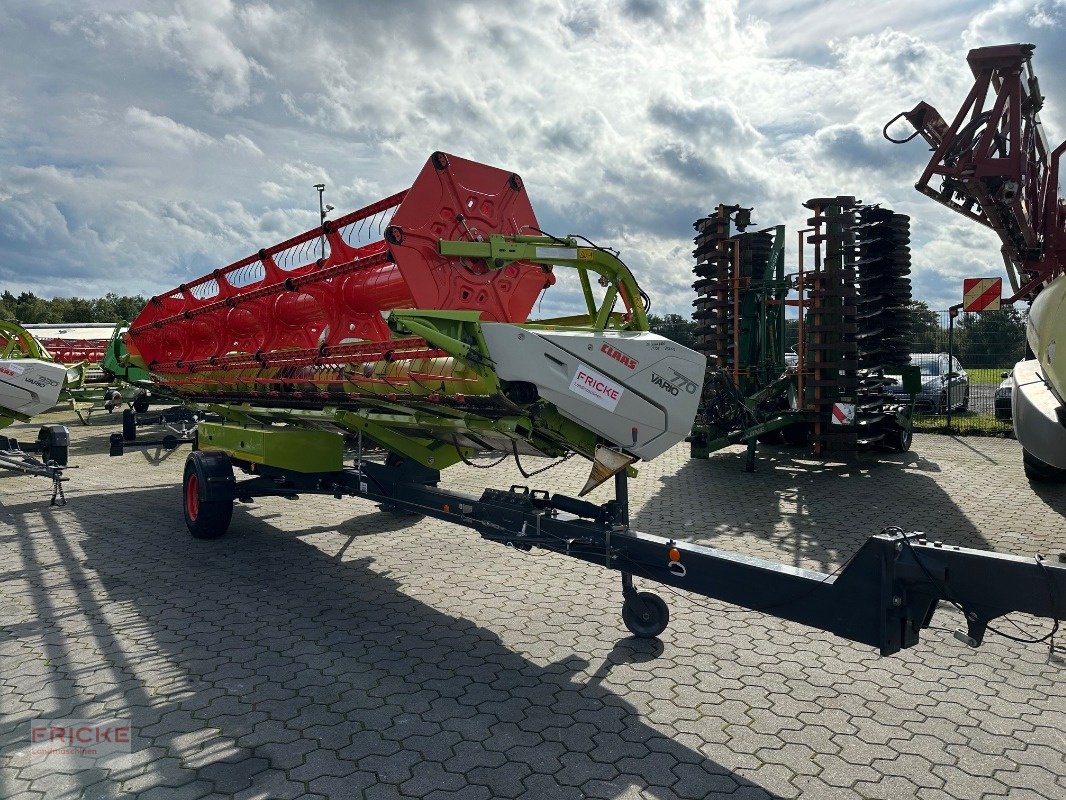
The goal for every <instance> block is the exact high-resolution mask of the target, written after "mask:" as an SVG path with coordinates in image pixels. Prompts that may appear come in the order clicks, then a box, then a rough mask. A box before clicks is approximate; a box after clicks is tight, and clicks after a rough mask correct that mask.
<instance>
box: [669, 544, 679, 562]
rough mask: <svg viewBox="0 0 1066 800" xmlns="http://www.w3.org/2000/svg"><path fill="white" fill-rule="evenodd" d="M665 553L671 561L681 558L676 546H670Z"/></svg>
mask: <svg viewBox="0 0 1066 800" xmlns="http://www.w3.org/2000/svg"><path fill="white" fill-rule="evenodd" d="M667 555H668V556H669V557H670V560H671V561H680V560H681V551H680V550H678V549H677V548H676V547H671V548H670V552H669V553H667Z"/></svg>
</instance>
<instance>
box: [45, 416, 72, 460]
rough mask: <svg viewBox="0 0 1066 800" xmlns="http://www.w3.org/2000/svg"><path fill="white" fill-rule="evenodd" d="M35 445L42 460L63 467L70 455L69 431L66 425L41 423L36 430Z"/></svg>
mask: <svg viewBox="0 0 1066 800" xmlns="http://www.w3.org/2000/svg"><path fill="white" fill-rule="evenodd" d="M37 446H38V449H39V450H40V453H41V460H42V461H44V462H45V463H48V462H52V463H54V464H58V465H59V466H61V467H65V466H66V465H67V459H68V458H69V457H70V432H69V431H68V430H67V426H66V425H42V426H41V429H40V430H39V431H38V432H37Z"/></svg>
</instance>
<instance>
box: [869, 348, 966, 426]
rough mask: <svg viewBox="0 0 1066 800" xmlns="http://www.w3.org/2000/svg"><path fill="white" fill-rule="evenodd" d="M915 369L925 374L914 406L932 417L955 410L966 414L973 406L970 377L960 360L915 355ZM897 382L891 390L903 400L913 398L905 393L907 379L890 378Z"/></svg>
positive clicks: (913, 360) (942, 354) (889, 388)
mask: <svg viewBox="0 0 1066 800" xmlns="http://www.w3.org/2000/svg"><path fill="white" fill-rule="evenodd" d="M911 366H915V367H918V369H919V370H921V373H922V388H921V391H920V392H918V394H917V395H916V396H915V398H914V407H915V409H916V410H918V411H924V412H926V413H928V414H943V413H945V412H947V411H948V409H949V408H950V409H951V410H952V411H966V410H967V409H968V408H969V407H970V377H969V375H967V374H966V370H964V369H963V368H962V364H960V363H959V359H957V358H955V357H954V356H949V355H948V354H947V353H914V354H912V355H911ZM886 377H888V378H893V379H894V380H895V383H890V384H889V385H888V387H887V388H888V391H889V393H890V394H892V395H893V396H894V397H896V398H898V399H899V400H901V401H905V400H907V399H909V396H908V395H907V393H906V392H904V391H903V380H902V378H901V376H899V375H887V376H886Z"/></svg>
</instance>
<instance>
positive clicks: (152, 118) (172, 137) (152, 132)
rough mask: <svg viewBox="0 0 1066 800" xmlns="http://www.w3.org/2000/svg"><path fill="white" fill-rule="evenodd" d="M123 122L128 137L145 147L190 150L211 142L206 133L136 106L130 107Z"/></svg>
mask: <svg viewBox="0 0 1066 800" xmlns="http://www.w3.org/2000/svg"><path fill="white" fill-rule="evenodd" d="M124 121H125V123H126V128H127V130H128V131H129V132H130V135H131V136H132V137H133V138H134V139H135V140H136V141H138V142H140V143H141V144H143V145H145V146H147V147H165V148H171V149H175V150H190V149H193V148H196V147H206V146H207V145H209V144H211V142H212V139H211V137H210V136H208V135H207V134H206V133H203V132H201V131H198V130H196V129H195V128H190V127H189V126H188V125H182V124H181V123H180V122H175V121H174V120H172V119H171V118H170V117H166V116H162V115H158V114H153V113H152V112H151V111H145V110H144V109H143V108H137V107H136V106H130V107H129V108H128V109H127V110H126V117H125V120H124Z"/></svg>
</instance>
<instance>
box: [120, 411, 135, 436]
mask: <svg viewBox="0 0 1066 800" xmlns="http://www.w3.org/2000/svg"><path fill="white" fill-rule="evenodd" d="M122 439H123V441H126V442H135V441H137V415H136V414H134V413H133V411H132V410H130V409H128V408H125V409H123V410H122Z"/></svg>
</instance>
